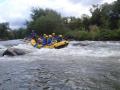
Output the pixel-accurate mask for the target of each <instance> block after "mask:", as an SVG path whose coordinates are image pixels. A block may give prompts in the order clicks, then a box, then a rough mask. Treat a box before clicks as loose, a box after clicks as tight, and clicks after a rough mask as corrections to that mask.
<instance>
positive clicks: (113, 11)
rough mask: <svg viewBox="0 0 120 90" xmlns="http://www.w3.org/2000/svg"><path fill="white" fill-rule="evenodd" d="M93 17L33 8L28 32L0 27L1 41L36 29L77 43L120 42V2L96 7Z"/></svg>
mask: <svg viewBox="0 0 120 90" xmlns="http://www.w3.org/2000/svg"><path fill="white" fill-rule="evenodd" d="M90 12H91V15H92V16H88V15H82V17H81V18H76V17H62V16H61V15H60V14H59V13H57V12H56V11H54V10H51V9H41V8H33V10H32V14H31V20H29V21H27V23H26V26H27V28H26V29H23V28H20V29H18V30H10V29H9V24H8V23H1V24H0V39H6V38H8V39H9V38H10V39H13V38H24V37H25V36H28V35H29V34H30V32H31V31H32V30H35V32H36V33H38V34H44V33H46V34H50V33H52V32H55V33H57V34H64V35H65V36H66V37H68V38H73V39H77V40H120V0H117V1H115V2H113V3H111V4H108V3H105V4H102V5H93V7H92V8H91V9H90Z"/></svg>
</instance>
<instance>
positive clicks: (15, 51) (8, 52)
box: [2, 48, 26, 56]
mask: <svg viewBox="0 0 120 90" xmlns="http://www.w3.org/2000/svg"><path fill="white" fill-rule="evenodd" d="M24 54H26V51H25V50H23V49H17V48H8V49H7V50H6V51H4V53H3V54H2V55H3V56H4V55H8V56H17V55H24Z"/></svg>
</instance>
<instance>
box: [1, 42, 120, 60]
mask: <svg viewBox="0 0 120 90" xmlns="http://www.w3.org/2000/svg"><path fill="white" fill-rule="evenodd" d="M82 42H84V41H82ZM73 43H79V42H77V41H73V42H70V44H69V45H68V46H67V47H65V48H61V49H48V48H41V49H37V48H34V47H33V46H31V45H30V44H19V45H17V46H13V48H18V49H23V50H26V51H29V52H30V53H28V54H26V55H23V56H15V57H13V58H11V57H7V59H8V61H9V60H24V61H32V60H39V59H43V60H44V59H47V60H53V59H55V60H60V59H61V58H62V59H63V57H70V58H75V57H81V56H82V57H86V56H87V57H110V56H115V57H116V56H120V50H114V49H113V48H112V49H111V48H105V47H97V46H95V47H92V46H89V45H88V46H73V45H72V44H73ZM85 43H90V44H94V43H95V44H96V43H99V42H95V41H92V42H91V41H85ZM109 43H110V44H113V43H112V42H108V44H109ZM95 44H94V45H95ZM99 44H105V42H100V43H99ZM94 45H93V46H94ZM113 45H114V44H113ZM117 45H119V43H117ZM119 46H120V45H119ZM114 47H116V44H115V46H114ZM1 59H2V60H5V59H6V57H0V60H1Z"/></svg>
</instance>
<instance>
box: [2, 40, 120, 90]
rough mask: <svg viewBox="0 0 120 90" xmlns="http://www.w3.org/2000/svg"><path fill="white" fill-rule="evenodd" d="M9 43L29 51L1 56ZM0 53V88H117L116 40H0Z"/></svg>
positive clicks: (119, 54) (119, 45)
mask: <svg viewBox="0 0 120 90" xmlns="http://www.w3.org/2000/svg"><path fill="white" fill-rule="evenodd" d="M81 44H82V45H81ZM83 44H84V45H83ZM8 47H15V48H19V49H24V50H29V51H30V53H27V54H25V55H22V56H14V57H10V56H4V57H2V53H3V52H4V51H5V50H6V49H7V48H8ZM0 55H1V56H0V90H120V42H119V41H105V42H102V41H71V42H70V44H69V45H68V46H67V47H65V48H62V49H45V48H42V49H36V48H34V47H32V46H31V45H29V44H25V43H24V42H22V41H21V40H12V41H0Z"/></svg>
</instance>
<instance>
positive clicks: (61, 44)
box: [31, 39, 69, 49]
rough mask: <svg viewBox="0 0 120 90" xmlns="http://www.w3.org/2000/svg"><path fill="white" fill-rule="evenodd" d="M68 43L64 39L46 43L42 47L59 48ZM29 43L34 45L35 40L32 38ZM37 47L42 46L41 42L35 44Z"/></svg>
mask: <svg viewBox="0 0 120 90" xmlns="http://www.w3.org/2000/svg"><path fill="white" fill-rule="evenodd" d="M68 44H69V42H68V41H66V40H64V41H61V42H56V43H54V44H52V45H46V46H44V48H56V49H60V48H64V47H66V46H67V45H68ZM31 45H32V46H35V45H36V41H35V40H34V39H32V40H31ZM36 47H37V48H41V47H42V44H38V45H36Z"/></svg>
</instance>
